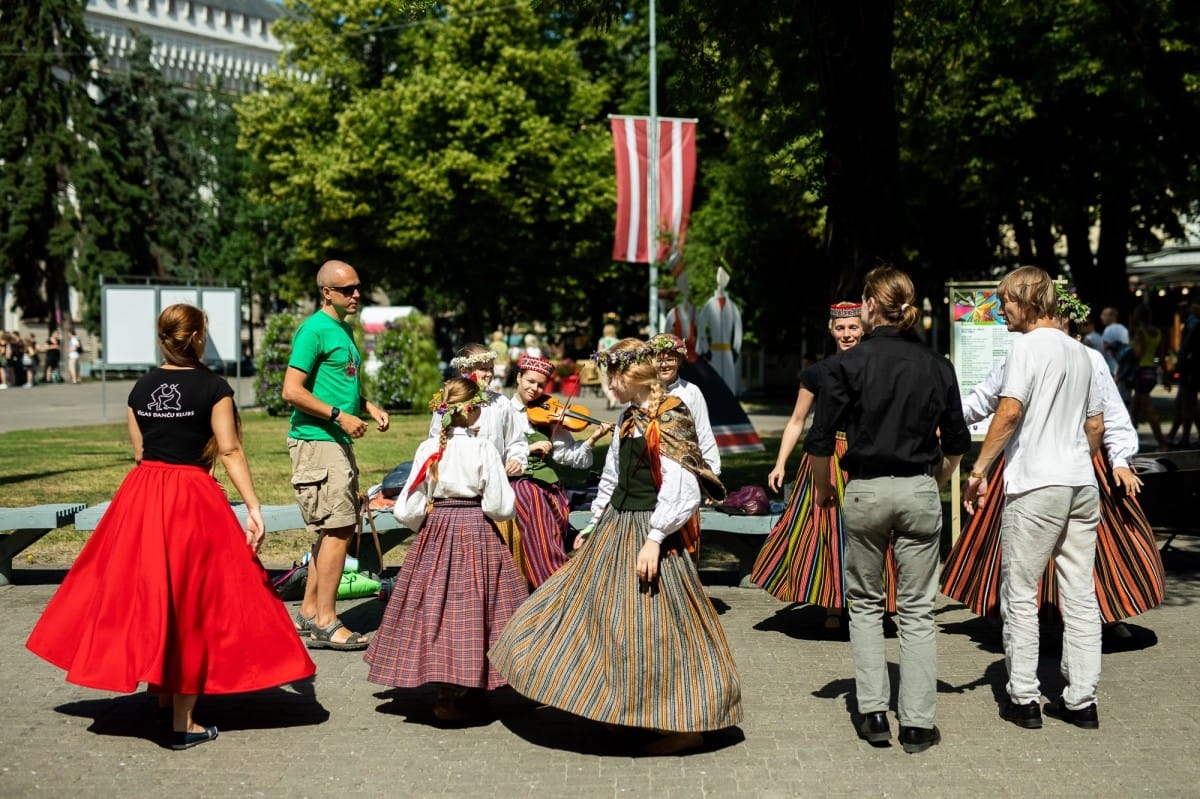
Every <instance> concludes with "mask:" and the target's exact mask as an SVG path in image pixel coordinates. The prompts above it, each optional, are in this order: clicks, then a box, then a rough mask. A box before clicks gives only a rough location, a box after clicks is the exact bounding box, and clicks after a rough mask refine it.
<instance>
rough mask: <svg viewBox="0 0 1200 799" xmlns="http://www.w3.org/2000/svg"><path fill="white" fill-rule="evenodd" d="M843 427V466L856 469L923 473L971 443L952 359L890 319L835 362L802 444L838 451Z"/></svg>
mask: <svg viewBox="0 0 1200 799" xmlns="http://www.w3.org/2000/svg"><path fill="white" fill-rule="evenodd" d="M838 430H845V431H846V444H847V449H846V456H845V457H844V458H842V468H843V469H845V470H846V471H847V472H848V473H849V474H850V476H851V477H854V476H855V475H856V474H857V475H860V476H862V475H868V474H869V475H873V476H878V475H887V474H896V475H911V474H919V473H921V471H922V470H925V469H934V468H936V467H937V465H938V464H940V463H941V460H942V453H943V452H945V453H946V454H948V455H964V454H966V452H967V450H969V449H970V448H971V434H970V432H969V431H968V430H967V425H966V422H965V421H964V420H963V411H962V396H961V395H960V394H959V391H958V377H957V376H956V375H955V374H954V367H953V366H952V365H951V363H950V361H949V360H947V359H946V358H943V357H942V356H940V355H938V354H937V353H935V352H933V351H931V350H930V349H929V348H928V347H926V346H925V345H924V344H922V343H921V342H920V341H918V340H917V339H916V337H915V336H913V335H912V334H911V333H902V332H901V331H900V330H899V329H898V328H895V327H888V326H885V327H877V328H875V329H874V330H873V331H871V333H869V334H868V335H866V336H864V337H863V340H862V341H861V342H859V344H858V346H856V347H852V348H851V349H849V350H846V351H845V352H843V353H842V354H841V355H840V356H839V357H838V358H836V359H835V360H834V362H833V363H832V364H831V368H830V369H829V372H828V373H827V374H826V375H825V377H824V379H823V380H822V382H821V390H820V391H818V392H817V401H816V413H815V417H814V419H813V425H812V428H811V429H810V430H809V431H808V436H807V438H805V439H804V450H805V451H806V452H807V453H809V454H810V455H814V456H818V457H820V456H829V455H833V447H834V441H835V439H836V436H837V431H838ZM939 435H940V440H939Z"/></svg>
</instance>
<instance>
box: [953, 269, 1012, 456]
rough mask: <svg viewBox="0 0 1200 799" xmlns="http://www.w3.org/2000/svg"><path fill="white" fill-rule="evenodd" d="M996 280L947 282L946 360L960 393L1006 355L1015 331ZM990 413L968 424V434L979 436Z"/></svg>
mask: <svg viewBox="0 0 1200 799" xmlns="http://www.w3.org/2000/svg"><path fill="white" fill-rule="evenodd" d="M997 283H999V281H996V282H990V283H947V284H946V293H947V296H949V298H950V360H951V361H952V362H953V363H954V371H955V373H957V375H958V389H959V391H960V392H961V393H962V395H963V396H964V397H966V396H967V395H968V394H970V393H971V389H973V388H975V386H977V385H979V384H980V383H982V382H983V379H984V378H985V377H987V376H988V374H989V373H990V372H991V371H992V369H993V368H995V366H996V364H998V363H1000V362H1001V361H1003V360H1004V359H1005V358H1007V357H1008V347H1009V344H1010V343H1011V341H1012V337H1013V336H1015V335H1017V334H1016V333H1010V332H1008V327H1007V325H1006V324H1005V322H1004V316H1003V314H1002V313H1001V309H1000V298H999V297H998V296H997V294H996V285H997ZM990 422H991V417H988V418H987V419H984V420H983V421H981V422H978V423H976V424H973V425H971V426H970V430H971V436H972V437H973V438H975V439H978V440H982V439H983V438H984V437H985V436H986V435H987V430H988V424H989V423H990Z"/></svg>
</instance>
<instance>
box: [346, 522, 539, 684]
mask: <svg viewBox="0 0 1200 799" xmlns="http://www.w3.org/2000/svg"><path fill="white" fill-rule="evenodd" d="M528 595H529V591H528V589H527V588H526V586H525V579H524V577H522V576H521V573H520V572H519V571H518V570H517V566H516V564H515V563H514V562H513V559H512V555H511V554H509V552H508V549H507V548H506V547H505V544H504V541H503V540H502V539H501V538H500V535H499V533H498V532H497V531H496V527H495V525H493V524H492V522H491V521H490V520H489V519H488V518H487V517H486V516H484V515H483V511H482V510H481V509H480V507H479V502H478V500H475V501H471V500H438V501H437V502H435V503H434V506H433V509H432V510H431V511H430V513H429V515H428V516H427V517H426V519H425V523H424V524H423V525H422V526H421V531H420V533H419V534H418V535H417V540H416V541H415V542H414V543H413V545H412V547H410V548H409V550H408V552H407V554H405V556H404V563H403V564H402V565H401V566H400V574H399V575H397V577H396V585H395V587H394V589H393V591H392V594H391V596H390V597H389V598H388V604H387V608H386V609H385V610H384V613H383V620H382V622H381V623H380V626H379V630H378V632H376V634H375V636H374V637H373V638H372V639H371V645H370V646H369V647H367V651H366V654H365V655H364V656H363V659H364V660H365V661H366V662H367V665H368V667H369V668H368V671H367V679H368V680H370V681H371V682H373V683H377V684H379V685H388V686H394V687H402V688H415V687H417V686H421V685H425V684H427V683H450V684H453V685H460V686H463V687H465V688H483V689H487V690H492V689H495V688H499V687H501V686H503V685H504V678H503V677H502V676H501V674H500V672H498V671H497V670H496V669H495V668H493V667H492V665H491V664H490V663H489V662H488V659H487V651H488V648H489V647H491V646H492V645H493V644H495V642H496V640H497V638H498V637H499V635H500V631H501V630H502V629H503V628H504V626H505V625H506V624H507V623H508V621H509V619H510V618H512V615H513V612H514V611H516V609H517V606H518V605H520V604H521V602H523V601H524V600H525V598H526V597H527V596H528Z"/></svg>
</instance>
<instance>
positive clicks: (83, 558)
mask: <svg viewBox="0 0 1200 799" xmlns="http://www.w3.org/2000/svg"><path fill="white" fill-rule="evenodd" d="M25 645H26V646H27V647H29V649H30V650H31V651H32V652H33V653H34V654H36V655H38V656H39V657H41V658H44V659H45V660H47V661H49V662H50V663H53V664H54V665H55V666H58V667H59V668H61V669H65V670H66V672H67V680H68V681H69V682H72V683H76V684H78V685H84V686H87V687H89V688H98V689H100V690H104V691H119V692H125V693H128V692H131V691H135V690H137V687H138V684H139V683H147V684H149V685H150V687H151V689H152V690H155V691H161V692H165V693H180V694H233V693H243V692H248V691H258V690H261V689H263V688H271V687H274V686H277V685H283V684H285V683H289V682H294V681H296V680H301V679H304V678H306V677H310V676H312V674H313V673H314V672H315V671H316V666H315V665H313V662H312V659H311V658H309V656H308V652H307V651H306V650H305V648H304V644H303V643H302V642H301V641H300V638H299V636H297V635H296V630H295V625H294V624H293V623H292V620H291V618H290V617H289V616H288V612H287V609H286V608H284V606H283V603H282V602H280V601H279V598H278V596H276V594H275V591H274V589H273V588H272V587H271V583H270V580H269V579H268V578H267V573H266V571H265V570H264V569H263V567H262V564H261V563H259V560H258V556H257V555H255V554H254V551H253V549H251V548H250V547H249V546H247V545H246V535H245V533H244V532H243V530H242V526H241V524H240V523H239V522H238V519H237V516H235V515H234V513H233V511H232V510H231V509H230V507H229V500H228V499H227V498H226V497H225V493H224V492H223V491H222V490H221V486H220V484H219V483H217V481H216V480H215V479H213V477H212V475H210V474H209V473H208V472H207V471H205V470H204V469H201V468H198V467H195V466H178V465H174V464H166V463H157V462H152V461H143V462H142V463H141V464H140V465H139V466H137V467H136V468H134V470H133V471H131V472H130V473H129V474H128V475H127V476H126V477H125V480H124V482H122V483H121V487H120V489H118V491H117V494H116V496H115V497H113V501H112V504H111V505H110V506H109V508H108V511H107V512H105V514H104V518H102V519H101V520H100V523H99V525H97V527H96V531H95V532H94V533H92V536H91V538H89V539H88V542H87V544H86V545H85V546H84V548H83V551H82V552H81V553H80V554H79V557H78V558H76V560H75V564H74V565H73V566H72V567H71V570H70V571H69V572H68V573H67V576H66V579H64V580H63V584H62V585H61V586H60V587H59V589H58V591H57V592H56V593H55V595H54V597H53V598H52V599H51V600H50V604H49V605H47V606H46V610H45V611H44V612H43V613H42V617H41V618H40V619H39V620H38V623H37V625H36V626H34V628H33V633H32V634H31V635H30V636H29V640H28V641H27V642H26V644H25Z"/></svg>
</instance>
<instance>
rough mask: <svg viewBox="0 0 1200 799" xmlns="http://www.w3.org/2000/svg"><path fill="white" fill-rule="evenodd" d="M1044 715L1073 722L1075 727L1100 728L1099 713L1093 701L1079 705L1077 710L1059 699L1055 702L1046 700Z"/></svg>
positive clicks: (1069, 722)
mask: <svg viewBox="0 0 1200 799" xmlns="http://www.w3.org/2000/svg"><path fill="white" fill-rule="evenodd" d="M1046 715H1047V716H1049V717H1050V718H1052V719H1058V720H1059V721H1065V722H1067V723H1068V724H1074V725H1075V726H1076V727H1082V728H1083V729H1085V730H1098V729H1100V715H1099V714H1098V713H1097V712H1096V703H1095V702H1092V703H1091V704H1090V705H1088V706H1087V707H1081V708H1079V710H1071V709H1070V708H1069V707H1067V706H1066V705H1064V704H1063V701H1062V700H1061V699H1059V700H1058V701H1057V702H1047V703H1046Z"/></svg>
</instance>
